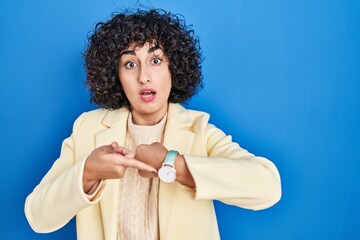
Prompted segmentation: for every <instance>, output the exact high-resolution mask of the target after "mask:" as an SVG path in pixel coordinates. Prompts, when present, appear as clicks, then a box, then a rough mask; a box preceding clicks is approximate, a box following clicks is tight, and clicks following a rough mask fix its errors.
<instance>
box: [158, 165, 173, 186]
mask: <svg viewBox="0 0 360 240" xmlns="http://www.w3.org/2000/svg"><path fill="white" fill-rule="evenodd" d="M158 175H159V178H160V179H161V180H162V181H164V182H167V183H170V182H173V181H175V179H176V171H175V169H174V168H173V167H171V166H162V167H161V168H160V169H159V171H158Z"/></svg>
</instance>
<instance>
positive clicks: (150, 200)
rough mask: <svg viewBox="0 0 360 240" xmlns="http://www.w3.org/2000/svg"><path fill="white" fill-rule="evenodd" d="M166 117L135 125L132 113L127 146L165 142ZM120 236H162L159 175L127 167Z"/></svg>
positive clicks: (142, 239) (150, 239)
mask: <svg viewBox="0 0 360 240" xmlns="http://www.w3.org/2000/svg"><path fill="white" fill-rule="evenodd" d="M165 123H166V117H164V118H163V119H162V120H161V121H160V122H159V123H158V124H156V125H153V126H142V125H135V124H133V122H132V117H131V114H130V116H129V119H128V124H127V127H128V131H127V135H126V141H125V147H126V148H128V149H129V150H131V151H135V149H136V146H138V145H140V144H151V143H153V142H162V138H163V132H164V128H165ZM119 188H120V189H119V198H118V227H117V231H118V240H137V239H139V240H158V239H159V225H158V190H159V178H143V177H141V176H140V175H139V174H138V172H137V169H133V168H127V170H126V173H125V175H124V177H123V178H122V179H120V184H119Z"/></svg>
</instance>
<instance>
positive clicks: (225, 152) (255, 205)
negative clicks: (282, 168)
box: [184, 124, 281, 210]
mask: <svg viewBox="0 0 360 240" xmlns="http://www.w3.org/2000/svg"><path fill="white" fill-rule="evenodd" d="M201 135H202V134H201ZM202 138H204V139H201V140H200V139H199V141H202V142H203V144H204V145H205V147H206V152H207V156H206V157H205V156H197V155H187V154H185V155H184V157H185V161H186V163H187V166H188V168H189V170H190V172H191V174H192V176H193V178H194V180H195V184H196V189H195V191H193V196H194V198H195V199H199V200H202V199H214V200H219V201H222V202H224V203H227V204H230V205H236V206H239V207H242V208H247V209H253V210H259V209H264V208H268V207H270V206H272V205H274V204H275V203H276V202H278V201H279V200H280V198H281V182H280V175H279V172H278V170H277V168H276V166H275V165H274V164H273V163H272V162H271V161H269V160H268V159H266V158H263V157H258V156H254V155H253V154H251V153H249V152H248V151H246V150H245V149H243V148H241V147H240V146H239V145H238V144H237V143H235V142H233V141H232V138H231V136H227V135H225V133H224V132H223V131H221V130H220V129H218V128H216V127H215V126H214V125H212V124H207V125H206V128H205V130H204V134H203V135H202ZM187 191H189V189H188V190H187Z"/></svg>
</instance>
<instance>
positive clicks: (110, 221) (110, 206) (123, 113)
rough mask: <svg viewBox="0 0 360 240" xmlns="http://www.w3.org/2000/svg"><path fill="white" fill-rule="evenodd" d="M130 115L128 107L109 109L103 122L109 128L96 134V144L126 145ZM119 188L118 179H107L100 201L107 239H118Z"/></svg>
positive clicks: (97, 145) (98, 145)
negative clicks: (114, 143) (113, 143)
mask: <svg viewBox="0 0 360 240" xmlns="http://www.w3.org/2000/svg"><path fill="white" fill-rule="evenodd" d="M128 116H129V111H128V110H126V109H120V110H116V111H109V112H108V113H107V115H106V116H105V118H104V120H103V122H102V124H103V125H104V126H106V127H107V129H105V130H103V131H101V132H99V133H98V134H96V136H95V146H96V147H100V146H103V145H108V144H111V143H112V142H114V141H116V142H117V143H118V144H119V145H120V146H124V144H125V139H126V130H127V129H126V127H127V119H128ZM118 189H119V180H118V179H115V180H107V181H106V189H105V191H104V193H103V194H104V195H103V197H102V199H101V201H100V209H101V215H102V221H103V227H104V234H105V239H116V234H117V230H116V222H117V212H116V211H114V209H117V199H118Z"/></svg>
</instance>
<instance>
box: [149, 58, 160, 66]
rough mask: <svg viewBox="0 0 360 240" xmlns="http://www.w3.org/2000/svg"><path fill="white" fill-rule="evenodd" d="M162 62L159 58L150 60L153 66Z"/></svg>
mask: <svg viewBox="0 0 360 240" xmlns="http://www.w3.org/2000/svg"><path fill="white" fill-rule="evenodd" d="M161 62H162V60H161V59H160V58H153V59H151V63H152V64H154V65H159V64H160V63H161Z"/></svg>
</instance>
